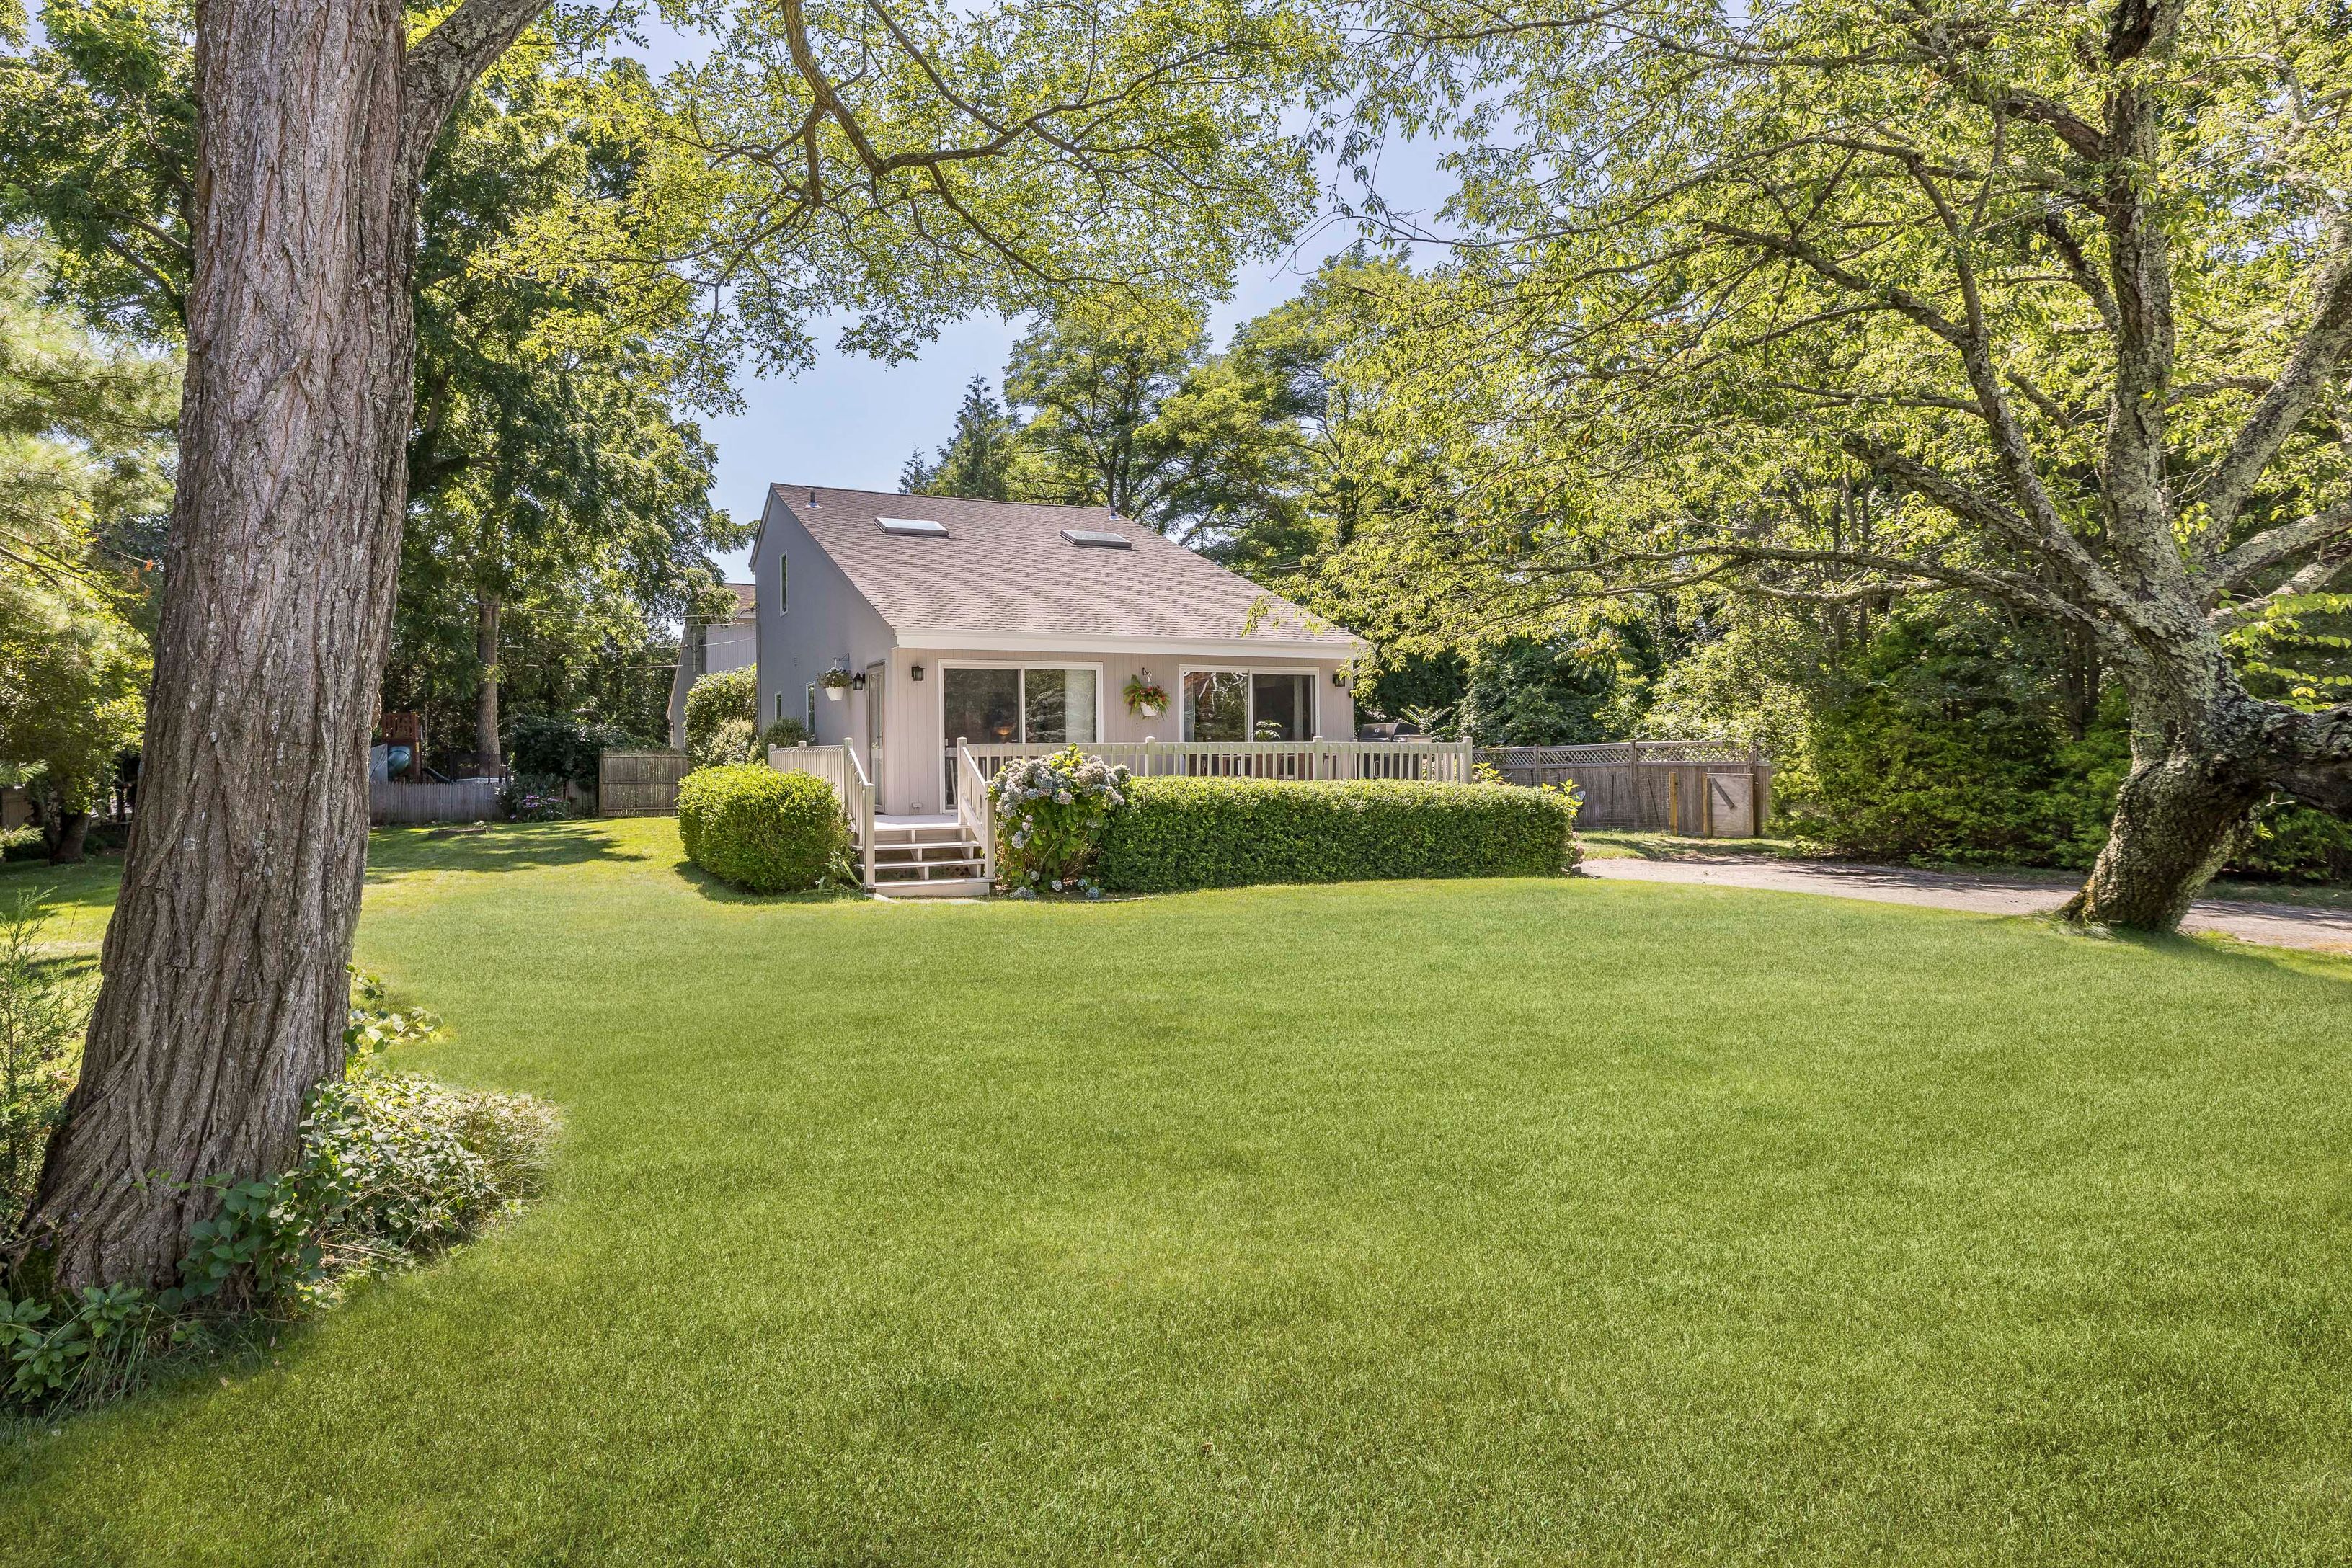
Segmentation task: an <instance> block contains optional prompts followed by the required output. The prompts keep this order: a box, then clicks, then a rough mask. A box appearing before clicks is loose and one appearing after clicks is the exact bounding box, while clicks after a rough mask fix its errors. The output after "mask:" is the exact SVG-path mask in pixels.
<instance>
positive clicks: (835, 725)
mask: <svg viewBox="0 0 2352 1568" xmlns="http://www.w3.org/2000/svg"><path fill="white" fill-rule="evenodd" d="M751 570H752V577H753V580H754V582H755V584H756V589H755V590H753V591H747V602H748V601H751V599H756V602H757V605H758V617H757V618H758V625H759V665H760V722H761V727H766V726H767V725H768V724H771V723H772V722H774V721H775V720H776V719H779V718H798V719H801V720H802V721H803V722H804V723H806V724H807V725H809V726H810V727H811V729H812V731H813V732H814V738H815V739H816V740H818V741H820V742H823V743H826V744H838V743H840V742H842V741H849V742H851V743H853V744H854V745H855V746H856V749H857V752H858V755H859V756H860V758H863V759H864V761H865V763H866V768H867V770H868V771H869V772H870V773H871V774H872V775H873V779H874V784H875V787H876V809H877V810H878V811H884V812H894V813H905V814H914V815H919V814H923V813H936V812H941V811H945V810H950V806H951V801H952V799H953V783H952V780H953V779H954V777H955V772H954V768H953V760H954V755H955V745H956V742H957V741H958V740H959V739H962V740H966V741H969V742H971V743H972V744H974V745H980V744H984V743H997V744H1004V743H1015V742H1019V743H1033V744H1034V743H1055V742H1061V741H1076V742H1078V743H1080V744H1087V743H1096V742H1118V741H1140V740H1162V741H1174V740H1198V741H1218V742H1231V741H1286V742H1299V741H1312V740H1335V741H1345V740H1351V739H1352V738H1353V737H1354V734H1355V706H1354V698H1353V696H1352V695H1350V693H1349V690H1348V688H1347V686H1346V685H1344V684H1342V683H1343V681H1344V680H1345V678H1346V677H1345V673H1344V666H1345V665H1346V664H1348V663H1349V661H1351V660H1353V659H1356V658H1358V657H1360V656H1361V655H1362V654H1364V653H1366V652H1367V651H1368V649H1367V645H1366V644H1365V643H1364V642H1363V641H1362V639H1360V638H1359V637H1356V636H1354V635H1352V634H1351V633H1349V632H1344V631H1341V630H1339V628H1337V627H1334V626H1331V625H1329V624H1328V623H1326V622H1321V621H1318V620H1317V619H1316V618H1315V617H1314V616H1312V615H1310V614H1309V613H1308V612H1306V611H1304V610H1302V609H1300V608H1299V607H1298V606H1297V605H1295V604H1293V603H1291V602H1290V601H1287V600H1285V599H1282V598H1280V597H1278V596H1276V595H1275V594H1272V593H1269V592H1267V591H1265V589H1263V588H1260V587H1259V586H1258V585H1257V584H1255V583H1254V582H1251V581H1250V580H1248V579H1246V578H1244V577H1240V576H1238V575H1236V574H1234V572H1231V571H1228V570H1225V569H1224V568H1223V567H1221V566H1219V565H1217V564H1216V563H1215V562H1213V561H1212V560H1209V559H1205V558H1204V557H1202V556H1199V555H1196V554H1194V553H1193V552H1192V551H1191V550H1188V549H1184V548H1183V547H1181V545H1175V544H1171V543H1170V542H1169V541H1168V540H1167V539H1165V538H1161V537H1160V535H1159V534H1156V533H1154V532H1153V531H1152V530H1151V529H1150V528H1144V527H1142V526H1141V525H1139V524H1137V523H1132V522H1129V521H1128V520H1127V519H1125V518H1123V517H1117V516H1115V515H1113V514H1112V513H1111V512H1109V511H1108V510H1105V509H1103V508H1100V507H1038V506H1024V505H1015V504H1013V503H1009V502H1003V501H970V500H961V499H951V498H944V497H921V496H898V495H887V494H882V493H878V492H875V491H867V490H830V489H824V488H822V487H819V488H814V489H812V488H810V487H808V486H801V485H794V486H781V485H780V486H772V487H771V489H770V490H769V492H768V504H767V508H766V510H765V512H764V514H763V515H762V516H761V523H760V537H759V541H758V543H757V544H756V545H754V546H753V548H752V555H751ZM711 667H712V668H714V669H715V668H719V667H720V666H719V665H717V664H713V665H712V666H711ZM835 669H838V670H844V671H846V672H848V673H849V674H850V675H851V676H852V677H853V679H854V681H855V685H856V689H854V690H850V691H848V692H845V693H844V694H843V696H842V698H841V699H840V700H833V699H829V698H827V697H826V696H825V695H824V691H823V689H822V678H823V676H824V674H825V672H826V671H828V670H835ZM1137 676H1141V677H1143V678H1144V679H1145V680H1146V682H1147V683H1148V684H1152V685H1159V686H1160V687H1161V688H1162V689H1164V690H1165V691H1166V692H1167V693H1168V695H1169V697H1170V701H1171V706H1170V707H1169V709H1168V710H1167V711H1165V712H1162V713H1160V714H1159V715H1158V716H1144V715H1142V714H1139V713H1135V712H1130V711H1129V706H1128V704H1127V702H1126V701H1125V699H1124V697H1123V696H1122V695H1121V694H1122V692H1123V690H1124V688H1125V687H1126V686H1127V684H1128V682H1129V680H1130V679H1131V678H1134V677H1137ZM681 678H683V677H681Z"/></svg>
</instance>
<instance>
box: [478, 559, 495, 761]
mask: <svg viewBox="0 0 2352 1568" xmlns="http://www.w3.org/2000/svg"><path fill="white" fill-rule="evenodd" d="M474 656H475V657H476V658H477V659H478V660H479V661H480V662H481V665H482V686H481V691H480V693H479V695H477V696H476V698H475V699H474V749H475V751H477V752H478V753H479V754H480V760H481V765H482V767H483V768H484V769H485V770H486V771H488V772H492V773H495V772H497V771H498V768H499V596H498V595H497V594H496V593H495V592H493V591H490V590H488V589H487V588H485V589H480V590H478V591H476V592H475V595H474Z"/></svg>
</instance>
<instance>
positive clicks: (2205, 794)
mask: <svg viewBox="0 0 2352 1568" xmlns="http://www.w3.org/2000/svg"><path fill="white" fill-rule="evenodd" d="M2267 793H2268V790H2267V789H2266V788H2265V786H2264V785H2263V783H2262V782H2261V781H2260V780H2259V779H2255V778H2253V777H2252V776H2251V775H2250V774H2248V772H2247V771H2246V769H2245V768H2244V766H2243V765H2242V763H2240V762H2238V761H2236V760H2234V759H2231V758H2219V757H2211V756H2202V757H2200V756H2193V755H2178V754H2176V755H2165V756H2158V757H2155V758H2142V759H2138V760H2136V761H2135V762H2134V764H2133V766H2132V770H2131V773H2130V775H2129V776H2128V777H2127V778H2126V779H2125V780H2124V785H2123V789H2121V790H2120V791H2119V792H2118V793H2117V795H2116V820H2115V825H2114V826H2113V827H2112V828H2110V829H2109V830H2108V832H2107V841H2106V843H2105V845H2104V846H2103V847H2102V848H2101V849H2100V851H2099V858H2098V861H2097V862H2096V863H2095V864H2094V865H2093V866H2092V868H2091V876H2090V880H2089V881H2088V882H2086V883H2084V886H2083V891H2082V892H2081V893H2079V894H2076V895H2075V897H2074V902H2073V903H2071V904H2068V905H2067V906H2066V914H2067V915H2068V916H2069V917H2070V918H2073V919H2075V920H2079V921H2083V922H2084V923H2086V924H2089V925H2113V926H2118V927H2121V928H2124V929H2126V930H2136V931H2171V930H2173V929H2175V928H2176V927H2178V926H2179V924H2180V921H2181V918H2182V917H2183V916H2184V915H2187V914H2188V913H2189V904H2191V903H2193V902H2194V901H2195V899H2196V897H2197V894H2198V893H2199V892H2200V890H2201V889H2202V888H2203V887H2204V886H2205V884H2206V883H2208V882H2210V881H2211V880H2212V877H2213V873H2215V872H2217V871H2220V870H2221V863H2222V862H2224V861H2226V860H2228V859H2229V858H2230V853H2231V851H2232V850H2233V849H2235V848H2236V847H2237V844H2238V841H2239V840H2240V837H2241V836H2242V834H2243V833H2244V831H2245V830H2246V825H2247V823H2248V822H2249V821H2252V817H2253V810H2254V807H2255V806H2256V805H2258V804H2259V803H2260V802H2261V801H2262V799H2263V796H2264V795H2265V794H2267Z"/></svg>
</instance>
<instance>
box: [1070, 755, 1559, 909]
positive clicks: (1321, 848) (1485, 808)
mask: <svg viewBox="0 0 2352 1568" xmlns="http://www.w3.org/2000/svg"><path fill="white" fill-rule="evenodd" d="M1127 798H1128V804H1127V808H1126V809H1125V810H1118V811H1113V812H1111V813H1110V814H1109V816H1108V819H1107V820H1106V821H1104V823H1103V830H1102V851H1101V854H1100V856H1099V858H1098V859H1097V861H1096V862H1095V874H1096V877H1097V880H1098V881H1099V882H1100V883H1102V885H1103V887H1104V889H1105V890H1106V891H1108V892H1112V893H1173V892H1176V891H1179V890H1181V889H1184V888H1193V887H1244V886H1247V885H1249V884H1250V883H1268V882H1354V881H1362V880H1366V879H1370V878H1379V877H1431V876H1551V875H1557V874H1558V873H1560V872H1563V871H1565V870H1567V869H1568V867H1569V865H1570V863H1571V862H1572V860H1573V858H1574V854H1575V849H1574V843H1575V841H1574V835H1573V833H1572V831H1571V830H1572V829H1573V828H1574V826H1575V822H1576V807H1575V804H1574V802H1573V801H1571V800H1569V799H1568V798H1567V797H1566V796H1565V795H1562V794H1559V793H1557V792H1555V791H1551V790H1544V789H1512V788H1505V787H1496V786H1493V785H1473V784H1412V783H1402V782H1398V783H1362V784H1297V783H1285V782H1280V781H1276V780H1272V779H1135V780H1134V781H1133V782H1132V783H1130V784H1129V786H1128V789H1127Z"/></svg>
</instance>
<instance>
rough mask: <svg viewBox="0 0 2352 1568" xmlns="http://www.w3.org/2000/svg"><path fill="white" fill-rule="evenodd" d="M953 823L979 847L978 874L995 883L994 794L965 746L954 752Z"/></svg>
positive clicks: (968, 748) (976, 760)
mask: <svg viewBox="0 0 2352 1568" xmlns="http://www.w3.org/2000/svg"><path fill="white" fill-rule="evenodd" d="M953 766H954V768H955V770H956V773H955V779H956V788H955V803H956V821H958V822H960V823H961V824H962V827H963V831H964V835H965V837H967V838H969V839H971V841H972V842H974V843H976V844H978V845H979V846H980V874H981V875H982V876H984V877H986V878H987V879H988V880H989V881H990V882H991V883H993V882H995V880H996V794H995V791H993V790H992V789H989V787H988V775H987V774H985V773H982V771H981V770H980V762H979V759H978V758H974V757H973V756H972V754H971V747H968V746H959V747H956V748H955V762H954V765H953Z"/></svg>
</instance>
